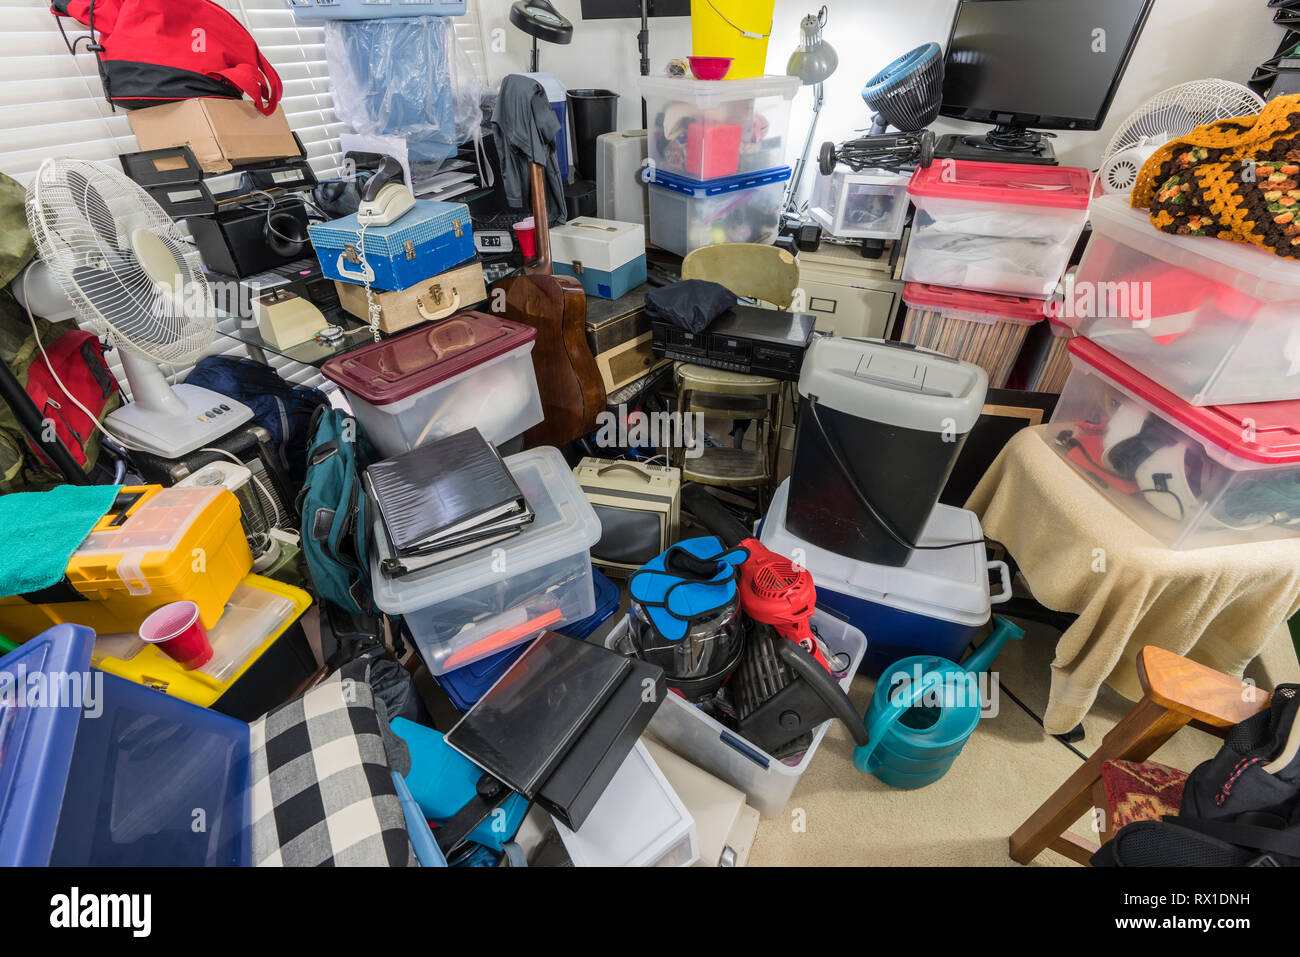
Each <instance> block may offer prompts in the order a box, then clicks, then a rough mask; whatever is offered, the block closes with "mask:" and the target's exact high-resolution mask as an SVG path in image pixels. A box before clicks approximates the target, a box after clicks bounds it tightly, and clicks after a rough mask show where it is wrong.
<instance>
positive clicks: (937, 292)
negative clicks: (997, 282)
mask: <svg viewBox="0 0 1300 957" xmlns="http://www.w3.org/2000/svg"><path fill="white" fill-rule="evenodd" d="M903 302H905V303H907V305H909V306H919V307H920V308H922V309H938V310H939V311H940V312H946V311H954V312H955V311H957V310H961V311H962V312H978V313H980V314H982V315H986V316H996V317H998V318H999V319H1006V320H1007V321H1009V322H1016V323H1019V324H1020V325H1022V326H1028V325H1032V324H1033V323H1035V322H1040V321H1042V320H1043V319H1044V318H1046V317H1047V316H1050V315H1055V314H1056V308H1055V303H1054V302H1053V301H1052V300H1051V299H1047V300H1043V299H1027V298H1025V297H1023V296H1001V295H998V294H997V293H993V292H976V291H975V290H973V289H954V288H952V287H951V286H933V285H930V284H929V283H921V282H909V283H904V285H903Z"/></svg>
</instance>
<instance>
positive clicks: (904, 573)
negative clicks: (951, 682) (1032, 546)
mask: <svg viewBox="0 0 1300 957" xmlns="http://www.w3.org/2000/svg"><path fill="white" fill-rule="evenodd" d="M789 484H790V483H789V480H788V479H787V480H786V481H785V482H783V483H782V484H781V487H780V488H778V489H777V490H776V494H775V495H773V496H772V505H771V507H770V508H769V509H768V513H767V516H766V517H765V518H764V520H763V527H762V531H761V533H760V535H759V537H760V539H761V541H762V542H763V544H764V545H766V546H767V547H768V548H770V549H772V550H773V551H775V552H778V553H779V554H781V555H800V556H802V557H801V558H800V564H802V565H803V566H804V567H805V568H807V569H808V570H809V571H810V572H812V576H813V582H814V583H815V584H816V586H817V605H818V607H821V608H825V609H828V610H829V611H832V612H834V613H836V614H837V615H839V616H840V617H841V618H844V619H845V620H847V621H848V622H849V623H850V624H852V625H853V627H854V628H857V629H858V630H859V631H861V632H862V633H863V634H865V635H866V636H867V653H866V656H865V657H864V658H863V659H862V666H861V669H860V670H861V671H862V672H863V673H865V674H868V675H872V676H873V677H874V676H877V675H879V674H880V673H881V672H882V671H883V670H884V669H885V668H888V667H889V666H890V665H892V664H893V663H894V662H896V661H899V660H900V659H903V658H907V657H910V656H912V655H937V656H939V657H940V658H947V659H949V660H951V661H960V660H961V657H962V655H963V654H964V653H965V651H966V647H967V645H969V644H970V643H971V641H973V640H974V638H975V636H976V634H978V633H979V630H980V629H981V628H983V627H984V626H985V625H987V624H988V622H989V618H990V617H991V615H992V606H993V605H995V604H997V603H998V602H1002V601H1006V600H1007V599H1008V598H1010V597H1011V573H1010V570H1009V569H1008V568H1007V566H1006V564H1005V563H1004V562H990V561H989V560H988V555H987V552H986V551H985V548H984V545H983V544H982V543H979V540H980V539H981V538H982V537H983V532H982V531H981V529H980V523H979V519H978V518H977V517H976V516H975V514H974V513H973V512H968V511H965V510H964V509H959V508H952V507H951V506H947V505H936V506H935V509H934V512H933V513H932V514H931V516H930V520H929V521H928V522H927V523H926V526H925V529H924V531H923V532H922V533H921V542H920V544H943V543H946V542H965V541H972V542H977V544H973V545H967V546H963V547H961V548H949V549H941V550H940V549H936V550H931V551H920V550H918V551H915V552H913V553H912V556H911V558H910V559H908V561H907V564H905V565H902V566H897V567H895V566H889V565H872V564H869V563H867V562H860V561H854V560H853V559H851V558H845V557H844V556H842V555H837V554H835V553H833V552H829V551H826V550H825V549H821V548H818V547H816V546H815V545H811V544H809V543H808V542H806V541H804V540H803V539H801V538H799V537H798V536H796V535H795V534H794V533H792V532H791V531H790V530H789V529H788V528H787V527H786V525H785V514H786V504H787V502H788V501H789V497H788V493H789ZM990 571H993V572H995V573H997V575H998V577H999V578H1000V580H1001V590H1000V592H999V593H998V594H997V595H993V596H990V594H989V573H990Z"/></svg>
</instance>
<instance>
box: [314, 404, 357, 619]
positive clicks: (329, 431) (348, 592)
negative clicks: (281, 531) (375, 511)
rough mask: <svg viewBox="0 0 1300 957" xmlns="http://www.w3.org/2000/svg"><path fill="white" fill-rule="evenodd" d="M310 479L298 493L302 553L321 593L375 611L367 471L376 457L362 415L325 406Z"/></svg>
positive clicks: (318, 418) (318, 419)
mask: <svg viewBox="0 0 1300 957" xmlns="http://www.w3.org/2000/svg"><path fill="white" fill-rule="evenodd" d="M309 432H310V434H311V441H310V443H309V445H308V449H307V479H306V482H305V483H304V484H303V488H302V492H301V493H300V494H299V496H298V513H299V515H300V516H301V518H302V551H303V556H304V557H305V558H306V560H307V567H308V569H310V571H311V579H312V584H313V585H315V587H316V593H317V595H319V597H321V598H324V599H327V600H329V601H332V602H333V603H334V604H336V605H338V606H339V607H340V608H342V609H344V610H345V611H348V612H351V613H352V614H369V613H370V612H371V611H372V610H373V607H374V602H373V599H372V597H371V593H370V553H369V536H370V508H369V504H368V501H367V499H366V493H365V489H364V488H363V487H362V481H361V472H362V470H363V469H364V468H365V467H366V465H368V464H369V463H370V462H372V461H374V453H373V450H372V449H371V447H370V443H369V442H368V441H367V440H366V438H365V437H364V436H363V435H362V434H361V429H360V427H359V426H358V425H357V421H356V419H354V418H352V416H350V415H347V414H346V413H344V412H342V411H341V410H339V409H335V408H333V407H331V406H328V405H323V406H321V407H320V408H319V409H317V410H316V413H315V415H314V416H313V417H312V421H311V425H310V426H309Z"/></svg>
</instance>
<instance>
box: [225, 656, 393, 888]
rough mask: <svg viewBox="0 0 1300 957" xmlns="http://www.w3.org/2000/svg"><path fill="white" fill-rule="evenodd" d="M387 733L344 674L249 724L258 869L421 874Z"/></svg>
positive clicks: (362, 686)
mask: <svg viewBox="0 0 1300 957" xmlns="http://www.w3.org/2000/svg"><path fill="white" fill-rule="evenodd" d="M384 724H385V722H384V719H383V717H382V715H381V714H380V713H379V711H378V710H377V709H376V704H375V700H374V696H373V695H372V693H371V690H370V686H369V685H368V684H367V683H366V681H365V680H364V678H360V677H357V676H356V673H355V672H351V671H349V670H346V669H345V671H344V672H338V673H335V674H334V675H333V676H331V677H330V678H329V679H327V680H326V681H324V682H323V683H321V684H320V685H318V686H317V687H315V688H313V689H312V690H310V691H308V692H307V693H306V694H305V695H303V696H302V697H300V698H298V699H296V700H294V701H290V702H289V703H288V704H285V705H282V706H281V707H279V708H277V709H276V710H274V711H272V712H270V713H269V714H267V715H266V716H264V717H262V718H259V719H258V720H257V721H254V722H253V723H252V725H250V733H251V745H252V756H251V762H252V821H253V825H252V844H253V862H254V863H255V864H257V865H259V866H262V865H269V866H285V867H317V866H351V867H365V866H371V867H405V866H414V865H415V863H416V860H415V853H414V851H413V849H412V847H411V842H410V839H409V838H408V837H407V832H406V821H405V817H404V815H403V813H402V805H401V802H400V800H399V799H398V796H397V791H396V789H395V787H394V785H393V780H392V772H391V770H390V761H389V757H388V749H387V748H386V746H385V740H386V738H388V737H389V735H390V733H389V732H387V729H386V727H384ZM398 770H401V769H400V768H399V769H398Z"/></svg>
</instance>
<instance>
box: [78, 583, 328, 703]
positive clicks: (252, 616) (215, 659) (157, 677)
mask: <svg viewBox="0 0 1300 957" xmlns="http://www.w3.org/2000/svg"><path fill="white" fill-rule="evenodd" d="M309 607H311V596H310V595H308V594H307V592H305V591H303V590H302V589H301V588H294V587H293V586H292V585H284V584H281V583H280V582H278V581H275V580H274V579H270V578H263V577H262V576H261V575H249V576H247V577H246V578H245V579H244V580H243V581H242V582H240V583H239V585H238V587H236V588H235V590H234V593H233V594H232V595H231V596H230V600H229V601H228V602H226V604H225V607H224V609H223V612H222V615H221V618H220V620H219V621H217V623H216V625H215V626H214V627H212V628H209V629H208V638H209V640H211V642H212V651H213V654H212V659H211V660H210V661H208V663H207V664H205V665H204V666H203V667H202V668H198V669H195V670H194V671H187V670H185V669H184V668H182V667H181V666H180V665H179V664H178V663H177V662H175V661H173V660H172V659H171V658H168V657H167V655H166V654H164V653H163V652H162V650H161V649H159V648H158V647H157V646H156V645H151V644H148V643H147V642H145V641H142V640H141V639H140V636H139V635H137V634H135V633H133V632H132V633H127V634H119V635H101V636H100V637H99V638H97V639H96V641H95V650H94V651H93V652H92V654H91V661H92V663H93V664H94V665H95V667H97V668H102V669H103V670H104V671H107V672H109V673H110V674H115V675H118V676H119V677H122V678H126V679H128V680H129V681H138V682H139V683H140V684H142V685H147V686H148V687H150V688H153V689H155V690H157V691H162V692H165V693H167V694H169V695H173V696H174V697H177V698H181V699H183V700H185V701H189V702H192V703H193V704H197V705H200V706H201V707H204V708H207V707H210V706H211V705H212V704H213V703H214V702H215V701H216V700H217V699H218V698H220V697H221V696H222V695H223V694H225V693H226V692H227V691H228V690H230V688H231V687H232V686H233V685H234V684H235V682H237V681H238V680H239V679H240V678H241V677H243V675H244V672H246V671H248V669H249V668H251V667H252V666H253V665H254V664H256V663H257V660H258V659H259V658H261V657H262V655H263V653H265V652H266V651H267V650H268V649H269V648H270V647H271V646H272V645H274V644H275V643H276V642H277V641H279V639H280V637H281V636H282V635H283V634H284V633H285V632H286V631H287V630H288V629H289V628H290V627H291V626H292V625H293V623H294V622H296V621H297V620H298V619H299V618H301V617H302V614H303V612H305V611H306V610H307V609H308V608H309Z"/></svg>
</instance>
